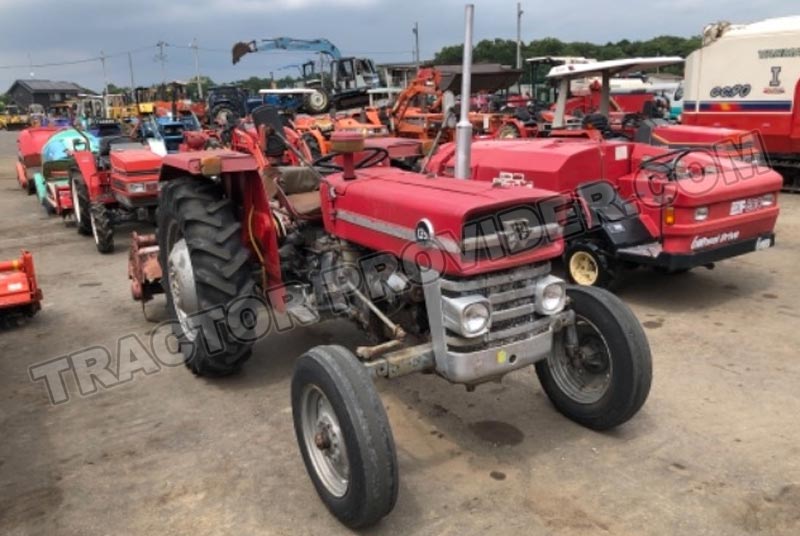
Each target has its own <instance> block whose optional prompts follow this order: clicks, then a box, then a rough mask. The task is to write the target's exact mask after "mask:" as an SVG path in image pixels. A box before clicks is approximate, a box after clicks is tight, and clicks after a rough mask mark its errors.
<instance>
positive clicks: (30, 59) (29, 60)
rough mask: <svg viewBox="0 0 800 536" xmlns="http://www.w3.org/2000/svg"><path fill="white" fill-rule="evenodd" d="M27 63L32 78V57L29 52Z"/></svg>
mask: <svg viewBox="0 0 800 536" xmlns="http://www.w3.org/2000/svg"><path fill="white" fill-rule="evenodd" d="M28 65H30V66H31V78H33V76H34V74H33V59H32V58H31V53H30V52H28Z"/></svg>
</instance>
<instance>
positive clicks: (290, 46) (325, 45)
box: [232, 37, 342, 65]
mask: <svg viewBox="0 0 800 536" xmlns="http://www.w3.org/2000/svg"><path fill="white" fill-rule="evenodd" d="M271 50H299V51H306V52H319V53H320V54H326V55H328V56H330V57H331V58H333V59H334V60H339V59H341V58H342V53H341V52H340V51H339V49H338V48H337V47H336V45H334V44H333V43H331V42H330V41H328V40H327V39H294V38H292V37H276V38H273V39H262V40H261V41H255V40H253V41H239V42H238V43H236V44H234V45H233V50H232V54H233V63H234V65H235V64H237V63H239V60H241V59H242V57H243V56H245V55H246V54H250V53H251V52H269V51H271Z"/></svg>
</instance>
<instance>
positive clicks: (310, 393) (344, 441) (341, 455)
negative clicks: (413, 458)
mask: <svg viewBox="0 0 800 536" xmlns="http://www.w3.org/2000/svg"><path fill="white" fill-rule="evenodd" d="M292 416H293V418H294V430H295V435H296V436H297V442H298V444H299V446H300V452H301V453H302V455H303V461H304V462H305V465H306V470H307V471H308V474H309V476H310V477H311V481H312V482H313V483H314V487H315V488H316V490H317V494H319V497H320V498H321V499H322V502H323V503H325V506H327V507H328V510H330V512H331V513H332V514H333V515H334V516H336V518H337V519H339V521H341V522H342V523H344V524H345V525H347V526H348V527H350V528H352V529H357V528H363V527H367V526H369V525H373V524H375V523H377V522H378V521H379V520H380V519H381V518H383V517H384V516H386V515H387V514H388V513H389V512H391V511H392V508H394V505H395V502H396V501H397V491H398V483H399V477H398V467H397V453H396V451H395V446H394V438H393V437H392V430H391V428H390V426H389V419H388V418H387V416H386V411H385V410H384V409H383V404H382V403H381V400H380V398H379V397H378V393H377V391H376V390H375V386H374V385H373V383H372V378H371V377H370V375H369V373H368V372H367V370H366V368H364V365H362V364H361V363H360V362H359V361H358V359H357V358H356V356H355V355H353V353H352V352H350V351H349V350H347V349H346V348H343V347H341V346H317V347H315V348H312V349H311V350H309V351H308V352H306V353H305V354H304V355H303V356H302V357H300V359H299V360H298V361H297V364H296V365H295V369H294V375H293V376H292Z"/></svg>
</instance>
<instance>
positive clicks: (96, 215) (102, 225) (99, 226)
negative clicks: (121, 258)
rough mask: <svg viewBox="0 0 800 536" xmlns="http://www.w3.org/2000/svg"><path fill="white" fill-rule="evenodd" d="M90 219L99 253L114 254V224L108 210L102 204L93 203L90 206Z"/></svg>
mask: <svg viewBox="0 0 800 536" xmlns="http://www.w3.org/2000/svg"><path fill="white" fill-rule="evenodd" d="M89 217H90V220H91V226H92V236H94V244H95V246H97V251H99V252H100V253H103V254H106V253H112V252H113V251H114V224H113V223H112V222H111V214H110V213H109V211H108V208H107V207H106V206H105V205H104V204H102V203H92V204H91V205H89Z"/></svg>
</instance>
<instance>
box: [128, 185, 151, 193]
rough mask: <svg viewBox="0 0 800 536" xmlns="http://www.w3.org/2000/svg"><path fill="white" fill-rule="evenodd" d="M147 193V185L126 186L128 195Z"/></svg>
mask: <svg viewBox="0 0 800 536" xmlns="http://www.w3.org/2000/svg"><path fill="white" fill-rule="evenodd" d="M146 192H147V184H145V183H143V182H131V183H129V184H128V193H131V194H143V193H146Z"/></svg>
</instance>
